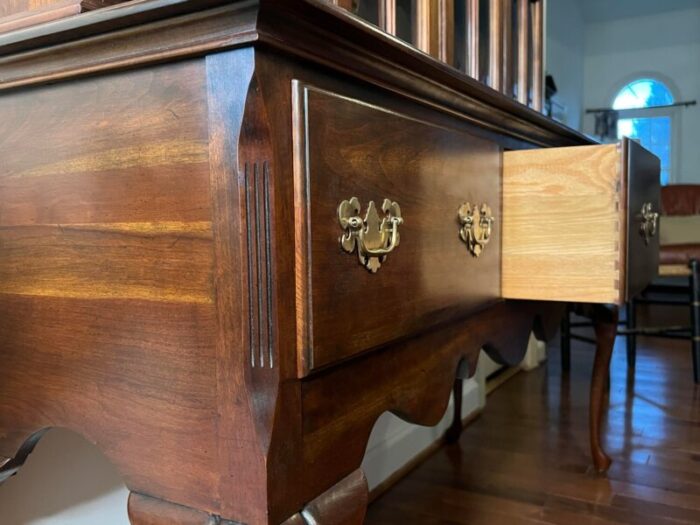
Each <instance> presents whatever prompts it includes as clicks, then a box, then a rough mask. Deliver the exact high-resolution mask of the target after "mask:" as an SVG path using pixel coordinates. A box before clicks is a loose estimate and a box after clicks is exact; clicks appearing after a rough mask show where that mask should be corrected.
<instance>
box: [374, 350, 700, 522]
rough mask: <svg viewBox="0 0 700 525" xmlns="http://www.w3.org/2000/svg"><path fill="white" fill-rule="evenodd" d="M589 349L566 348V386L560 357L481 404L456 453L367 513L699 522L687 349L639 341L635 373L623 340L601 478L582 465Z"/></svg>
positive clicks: (698, 465) (697, 391) (699, 409)
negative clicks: (608, 461)
mask: <svg viewBox="0 0 700 525" xmlns="http://www.w3.org/2000/svg"><path fill="white" fill-rule="evenodd" d="M592 362H593V352H592V348H591V347H590V346H587V345H585V344H582V343H575V344H574V348H573V352H572V372H571V375H570V377H566V376H562V374H561V372H560V361H559V351H558V349H554V348H550V360H549V362H548V363H547V365H546V366H543V367H542V368H540V369H538V370H536V371H533V372H523V373H520V374H518V375H517V376H516V377H514V378H513V379H511V380H510V381H508V382H507V383H506V384H505V385H503V386H502V387H500V388H499V389H498V390H496V391H495V392H494V393H493V394H492V395H491V396H489V399H488V403H487V406H486V410H485V412H484V413H483V415H482V416H481V417H480V418H479V419H478V420H476V421H475V422H474V423H473V424H472V425H470V426H469V427H468V428H467V429H466V430H465V432H464V435H463V436H462V439H461V440H460V442H459V443H458V444H456V445H451V446H446V447H443V448H442V449H440V450H439V451H438V452H437V453H436V454H435V455H434V456H432V457H430V458H429V459H428V460H427V461H426V462H425V463H423V464H422V465H420V466H419V467H418V468H417V469H416V470H414V471H413V472H412V473H411V474H409V475H408V476H407V477H406V478H404V479H403V480H402V481H401V482H399V483H398V484H397V485H395V486H394V487H393V488H392V489H391V490H390V491H389V492H387V493H386V494H385V495H384V496H382V497H381V498H379V499H378V500H377V501H375V502H374V503H373V504H372V505H371V506H370V509H369V513H368V517H367V520H366V524H367V525H386V524H425V525H438V524H440V525H451V524H471V525H478V524H489V525H497V524H508V525H518V524H535V523H538V524H543V523H548V524H562V525H578V524H591V525H594V524H605V523H629V524H634V525H644V524H649V525H664V524H678V523H694V524H700V388H697V387H695V386H694V385H693V381H692V372H691V368H690V350H689V343H687V342H682V341H663V340H659V339H656V340H651V339H641V340H640V347H639V351H638V359H637V370H636V374H628V373H627V366H626V361H625V351H624V340H623V339H618V342H617V346H616V348H615V352H614V357H613V367H612V374H611V379H612V387H611V393H610V411H609V416H608V423H607V428H606V432H607V439H606V441H607V450H608V452H609V454H610V455H611V456H612V458H613V461H614V463H613V466H612V467H611V469H610V471H609V472H608V474H607V476H605V477H600V476H597V475H595V474H594V473H593V472H592V471H591V467H590V461H589V455H588V435H587V421H588V419H587V418H588V385H589V379H590V371H591V366H592Z"/></svg>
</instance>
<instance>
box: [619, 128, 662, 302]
mask: <svg viewBox="0 0 700 525" xmlns="http://www.w3.org/2000/svg"><path fill="white" fill-rule="evenodd" d="M623 150H624V152H625V158H626V165H627V186H628V188H629V189H628V195H627V265H626V266H627V298H628V299H629V298H631V297H633V296H635V295H637V294H638V293H639V292H641V291H642V290H643V289H644V288H646V286H647V285H649V283H650V282H651V280H652V279H653V278H654V277H655V276H656V275H657V273H658V270H659V234H658V231H649V230H648V229H647V235H644V233H643V232H642V222H643V221H644V220H645V217H644V215H646V221H647V224H649V228H651V229H652V230H658V228H654V227H653V226H658V225H657V224H656V223H655V221H656V219H654V218H653V217H651V216H649V212H651V213H652V214H653V213H658V212H659V210H660V209H661V204H660V202H661V189H660V183H659V176H660V173H661V163H660V161H659V159H658V157H656V156H655V155H654V154H652V153H651V152H649V151H647V150H646V149H644V148H643V147H642V146H640V145H639V144H638V143H637V142H634V141H631V140H625V141H624V143H623ZM645 205H646V206H647V208H646V210H645V211H646V213H643V212H642V208H643V207H644V206H645ZM649 221H654V224H653V225H651V223H650V222H649Z"/></svg>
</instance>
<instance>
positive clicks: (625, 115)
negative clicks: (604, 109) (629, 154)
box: [610, 73, 682, 184]
mask: <svg viewBox="0 0 700 525" xmlns="http://www.w3.org/2000/svg"><path fill="white" fill-rule="evenodd" d="M638 80H654V81H656V82H659V83H661V84H663V85H664V86H665V87H666V89H668V91H669V93H671V96H672V97H673V100H674V101H676V100H679V97H678V91H677V90H676V89H675V86H674V85H673V83H672V82H670V81H669V80H667V79H665V78H663V77H661V76H660V75H658V74H653V73H639V74H636V75H631V76H629V77H627V78H626V80H625V81H624V82H621V83H619V84H618V85H617V89H615V91H614V93H612V96H611V97H610V107H611V108H612V106H613V104H614V103H615V99H616V98H617V96H618V95H619V94H620V93H621V92H622V90H623V89H625V88H626V87H627V86H629V85H630V84H632V83H634V82H636V81H638ZM679 110H680V108H679V107H678V106H675V107H674V106H652V107H647V108H630V109H616V110H615V111H616V112H617V118H618V120H622V119H629V118H650V117H669V119H670V121H671V166H670V169H669V174H668V184H675V183H676V181H677V180H678V174H679V167H680V161H681V138H682V137H681V125H680V119H681V112H680V111H679Z"/></svg>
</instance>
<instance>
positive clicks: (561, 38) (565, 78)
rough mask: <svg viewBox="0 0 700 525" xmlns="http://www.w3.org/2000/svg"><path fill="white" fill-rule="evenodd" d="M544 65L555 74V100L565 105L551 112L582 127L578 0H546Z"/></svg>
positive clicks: (581, 30) (581, 41) (581, 42)
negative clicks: (559, 111)
mask: <svg viewBox="0 0 700 525" xmlns="http://www.w3.org/2000/svg"><path fill="white" fill-rule="evenodd" d="M546 35H547V43H546V56H545V69H546V72H547V74H549V75H552V76H553V77H554V82H555V83H556V85H557V94H556V95H555V96H554V101H555V102H557V103H559V104H561V105H562V106H564V107H565V108H566V114H565V115H564V116H562V115H558V114H557V112H556V109H555V112H554V114H553V115H552V116H554V117H556V118H557V119H558V120H561V121H562V122H564V124H567V125H568V126H570V127H572V128H574V129H579V128H580V125H581V114H582V101H583V72H584V66H583V56H584V55H583V50H584V22H583V14H582V12H581V7H580V5H579V2H578V0H547V27H546Z"/></svg>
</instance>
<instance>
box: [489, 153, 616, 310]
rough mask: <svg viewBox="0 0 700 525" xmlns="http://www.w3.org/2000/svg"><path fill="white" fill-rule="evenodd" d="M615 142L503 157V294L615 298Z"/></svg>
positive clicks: (557, 298) (554, 298) (564, 298)
mask: <svg viewBox="0 0 700 525" xmlns="http://www.w3.org/2000/svg"><path fill="white" fill-rule="evenodd" d="M620 157H621V156H620V152H619V149H618V147H617V146H616V145H602V146H580V147H572V148H551V149H541V150H528V151H509V152H506V153H505V154H504V156H503V270H502V272H503V273H502V290H503V296H504V297H506V298H510V299H535V300H551V301H575V302H601V303H618V302H620V300H621V293H623V291H622V290H621V289H622V288H623V286H622V285H621V283H620V265H621V264H622V261H621V250H620V231H621V228H622V226H623V225H622V224H621V220H620V214H621V199H620V195H621V190H622V188H621V174H620V172H621V161H620Z"/></svg>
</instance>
